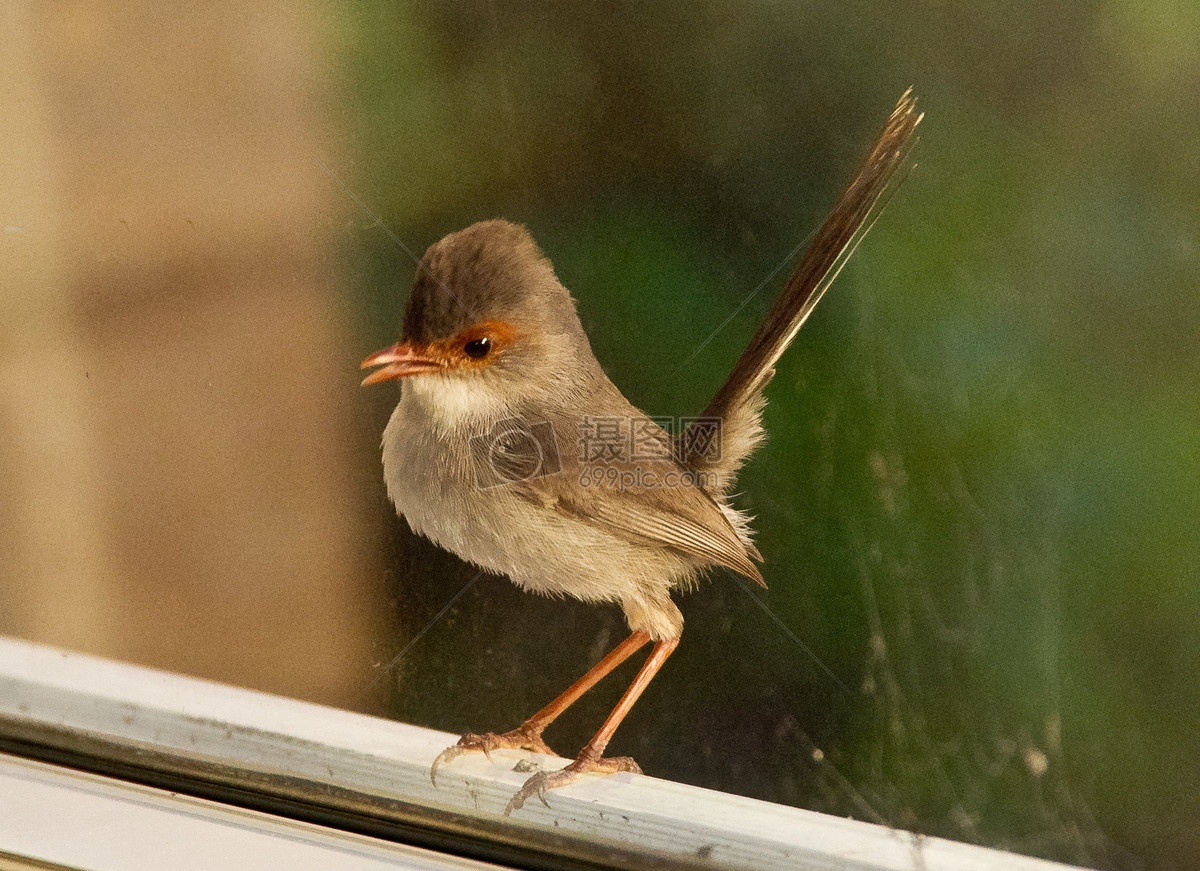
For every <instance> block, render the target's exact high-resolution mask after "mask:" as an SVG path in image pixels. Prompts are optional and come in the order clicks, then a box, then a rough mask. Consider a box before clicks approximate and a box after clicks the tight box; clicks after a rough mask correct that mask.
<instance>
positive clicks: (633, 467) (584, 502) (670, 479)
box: [509, 413, 766, 587]
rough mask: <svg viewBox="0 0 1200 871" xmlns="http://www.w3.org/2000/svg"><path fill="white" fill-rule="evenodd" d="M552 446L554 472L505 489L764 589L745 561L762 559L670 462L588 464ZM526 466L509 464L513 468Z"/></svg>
mask: <svg viewBox="0 0 1200 871" xmlns="http://www.w3.org/2000/svg"><path fill="white" fill-rule="evenodd" d="M639 414H640V413H639ZM644 419H645V420H647V421H648V418H644ZM563 431H564V432H570V430H569V429H566V430H563ZM663 436H664V438H665V433H664V434H663ZM559 441H560V446H561V447H563V448H566V450H564V451H563V455H562V456H561V469H560V470H558V471H556V472H554V473H553V474H545V475H540V476H537V475H535V476H533V477H529V478H527V479H525V480H521V481H514V482H513V483H512V484H510V485H509V486H510V487H511V488H512V491H513V492H514V493H517V494H519V495H520V496H522V497H523V498H526V499H528V500H529V501H531V502H534V503H535V504H538V505H541V506H543V507H546V508H548V509H551V510H554V511H557V512H559V513H561V514H564V515H566V516H568V517H572V518H575V519H577V520H582V521H584V522H587V523H591V524H594V525H596V526H600V527H602V528H604V529H606V530H608V531H609V532H611V533H613V534H615V535H618V536H620V537H621V538H624V539H626V540H628V541H633V542H637V543H639V544H647V545H658V546H661V547H668V548H671V549H673V550H676V551H679V552H681V553H684V554H686V555H688V556H691V557H695V558H696V559H697V561H699V562H702V563H704V562H707V563H713V564H716V565H721V566H726V567H727V568H730V569H733V570H734V571H735V572H738V573H739V574H743V575H745V576H746V577H748V578H751V579H752V580H754V581H756V582H757V583H759V584H762V585H763V586H764V587H765V586H766V583H765V582H764V581H763V577H762V573H761V572H760V571H759V570H758V567H757V566H755V565H754V563H753V562H751V560H750V557H751V556H754V557H756V558H758V559H761V558H762V557H761V555H760V554H759V553H758V550H757V549H756V548H755V547H754V545H753V544H751V543H750V542H749V541H744V540H743V539H742V538H741V537H740V536H739V535H738V533H737V531H736V530H735V529H734V528H733V525H732V524H731V523H730V521H729V518H728V517H727V516H726V514H725V512H724V511H722V510H721V508H720V506H719V505H718V504H717V503H716V502H715V501H714V500H713V498H712V497H711V496H709V495H708V494H707V493H706V492H705V491H704V490H703V489H701V488H700V487H698V486H697V485H696V484H695V483H694V481H693V480H691V479H689V477H688V475H689V472H688V470H687V469H685V468H684V467H683V466H681V465H680V464H679V463H677V462H676V461H675V460H673V459H670V458H666V459H652V460H640V461H638V462H633V461H631V460H628V459H619V458H608V459H603V460H600V459H597V460H594V461H592V462H588V461H587V459H586V458H581V457H578V456H575V455H574V453H573V452H572V451H571V445H570V440H569V437H566V436H564V437H560V439H559ZM668 443H669V442H668ZM528 465H529V464H527V463H523V462H518V461H515V460H514V463H513V467H514V468H526V467H527V466H528Z"/></svg>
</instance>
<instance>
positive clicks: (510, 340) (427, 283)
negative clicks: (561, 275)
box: [362, 220, 594, 399]
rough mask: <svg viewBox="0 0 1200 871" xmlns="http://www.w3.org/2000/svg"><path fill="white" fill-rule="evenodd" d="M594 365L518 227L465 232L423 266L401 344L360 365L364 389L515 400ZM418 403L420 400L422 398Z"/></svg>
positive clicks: (567, 301) (432, 251)
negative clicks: (409, 387)
mask: <svg viewBox="0 0 1200 871" xmlns="http://www.w3.org/2000/svg"><path fill="white" fill-rule="evenodd" d="M589 364H594V358H593V357H592V355H591V350H590V347H589V346H588V343H587V338H586V336H585V334H584V332H583V328H582V326H581V325H580V323H579V316H578V315H577V314H576V311H575V303H574V300H572V299H571V295H570V293H568V292H567V290H566V288H564V287H563V286H562V284H561V283H560V282H559V280H558V278H557V277H556V276H555V274H554V268H553V267H552V266H551V264H550V262H549V261H548V260H547V259H546V257H545V255H543V254H542V252H541V250H540V249H539V248H538V247H537V245H536V244H535V243H534V241H533V239H532V238H531V237H530V235H529V233H528V232H527V231H526V230H525V228H523V227H519V226H517V225H516V224H511V223H509V222H507V221H502V220H493V221H482V222H480V223H477V224H472V225H471V226H470V227H467V228H466V229H465V230H460V231H459V232H457V233H451V234H450V235H449V236H446V237H445V238H444V239H442V240H441V241H440V242H437V243H435V244H434V245H432V246H431V247H430V248H429V250H428V251H426V252H425V256H424V257H423V258H422V259H421V263H420V266H419V267H418V269H417V276H416V280H415V282H414V285H413V290H412V295H411V296H410V297H409V300H408V306H407V307H406V309H405V312H404V328H403V331H402V333H401V338H400V341H399V342H397V343H396V344H394V345H392V346H391V347H388V348H384V349H383V350H381V351H376V352H375V353H374V354H372V355H371V356H369V357H367V359H365V360H363V362H362V367H363V368H364V369H368V368H375V367H378V368H375V371H374V372H372V373H371V374H369V375H368V376H367V377H366V378H364V379H363V382H362V383H363V384H364V385H367V384H378V383H380V382H383V381H390V380H392V379H396V378H405V379H412V381H413V382H417V381H422V382H425V383H424V384H423V385H422V387H423V388H428V390H429V391H432V392H433V393H438V392H443V391H454V392H456V393H457V394H459V395H461V393H462V391H463V390H464V389H465V390H467V391H469V392H471V393H472V394H478V396H479V398H480V399H484V398H488V397H490V398H492V399H496V398H498V397H500V396H506V397H508V398H512V399H515V398H518V397H519V396H521V395H528V394H529V393H530V392H532V391H537V390H544V389H547V388H551V387H553V386H555V385H559V386H563V385H565V384H568V383H570V382H572V381H574V380H575V379H576V378H578V377H580V376H582V375H583V374H585V373H584V370H590V368H591V367H590V365H589ZM421 392H422V393H426V392H427V391H426V390H425V389H422V391H421Z"/></svg>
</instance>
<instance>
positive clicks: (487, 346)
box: [463, 336, 492, 360]
mask: <svg viewBox="0 0 1200 871" xmlns="http://www.w3.org/2000/svg"><path fill="white" fill-rule="evenodd" d="M490 350H492V340H491V339H489V338H488V337H487V336H481V337H480V338H478V339H472V340H471V341H469V342H467V343H466V344H465V345H463V351H464V352H465V353H466V355H467V356H468V357H470V358H471V359H472V360H479V359H481V358H483V357H486V356H487V355H488V352H489V351H490Z"/></svg>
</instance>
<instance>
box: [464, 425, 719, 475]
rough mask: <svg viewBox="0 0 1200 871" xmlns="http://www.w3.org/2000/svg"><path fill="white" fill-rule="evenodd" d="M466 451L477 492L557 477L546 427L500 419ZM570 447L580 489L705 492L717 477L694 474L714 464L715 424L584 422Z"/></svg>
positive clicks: (557, 459)
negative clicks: (691, 489)
mask: <svg viewBox="0 0 1200 871" xmlns="http://www.w3.org/2000/svg"><path fill="white" fill-rule="evenodd" d="M674 434H677V435H674ZM470 445H471V462H472V465H473V467H474V472H475V482H476V483H477V484H478V486H479V487H480V488H481V489H485V490H486V489H490V488H492V487H499V486H502V485H504V484H512V483H515V482H518V481H528V480H530V479H533V478H542V477H545V476H547V475H555V474H558V473H559V472H561V471H562V469H563V464H562V457H561V455H560V453H559V445H558V440H557V437H556V435H555V432H554V426H553V424H551V423H550V422H549V421H540V422H537V423H533V422H531V421H529V420H528V419H527V418H525V417H523V416H516V417H510V418H505V419H504V420H501V421H498V422H496V423H495V424H493V425H492V428H491V430H490V431H489V432H487V433H485V434H482V435H477V436H473V437H472V438H471V439H470ZM576 446H577V449H578V453H577V455H576V456H577V460H578V467H579V468H578V482H579V485H580V486H582V487H603V488H606V489H611V490H618V491H625V490H638V489H650V488H655V487H658V488H666V489H670V488H675V487H701V488H703V489H706V490H707V489H712V488H714V487H716V486H717V484H718V480H717V475H716V474H715V473H714V472H710V471H706V470H704V469H703V468H701V469H696V468H695V466H696V465H697V460H699V461H700V462H701V463H702V464H703V463H716V462H718V461H720V459H721V447H722V446H721V420H720V418H716V417H679V418H675V417H629V416H620V415H607V416H606V415H585V416H584V417H582V418H581V419H580V421H579V424H578V437H577V439H576ZM676 449H678V451H679V453H678V454H677V453H676ZM676 459H686V460H687V461H688V463H689V464H690V466H683V465H680V464H679V463H675V462H672V461H673V460H676Z"/></svg>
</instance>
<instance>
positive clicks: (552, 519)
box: [383, 384, 692, 636]
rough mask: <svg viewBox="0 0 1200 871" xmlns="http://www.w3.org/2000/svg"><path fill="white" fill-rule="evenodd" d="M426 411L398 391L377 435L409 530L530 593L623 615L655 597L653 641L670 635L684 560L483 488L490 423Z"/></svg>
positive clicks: (417, 396)
mask: <svg viewBox="0 0 1200 871" xmlns="http://www.w3.org/2000/svg"><path fill="white" fill-rule="evenodd" d="M430 398H432V397H430ZM460 398H461V397H460ZM429 404H430V403H429V402H428V401H427V397H426V395H425V394H424V392H423V391H422V390H421V389H420V388H419V389H418V390H411V389H409V385H408V384H406V385H405V391H404V395H403V398H402V399H401V402H400V403H399V404H398V405H397V407H396V410H395V411H394V412H393V413H392V417H391V420H390V421H389V422H388V425H387V429H386V430H385V431H384V436H383V463H384V478H385V480H386V483H387V490H388V495H389V496H390V497H391V499H392V501H393V502H394V503H395V505H396V510H397V511H398V512H399V513H400V514H401V515H403V516H404V518H405V519H406V520H407V522H408V524H409V526H410V527H411V528H412V530H413V531H414V532H416V533H418V534H420V535H424V536H426V537H428V538H429V539H431V540H432V541H434V542H435V543H436V544H438V545H440V546H441V547H444V548H446V549H447V550H449V551H451V552H452V553H454V554H456V555H458V556H459V557H461V558H462V559H464V560H467V561H469V562H472V563H474V564H475V565H478V566H480V567H481V568H485V569H488V570H489V571H492V572H496V573H498V574H503V575H507V576H508V577H510V578H511V579H512V580H513V581H514V582H515V583H517V584H518V585H519V586H521V587H523V588H525V589H528V590H532V591H535V592H541V593H546V594H551V595H556V594H557V595H563V594H565V595H569V596H572V597H575V598H579V599H583V600H587V601H619V602H622V603H624V604H626V612H627V613H629V612H630V607H629V606H631V605H634V604H635V603H640V605H641V610H645V606H646V603H647V601H648V600H653V601H654V602H656V603H659V605H658V606H656V607H657V612H656V613H658V618H657V619H658V622H659V623H660V624H662V625H657V626H655V627H653V629H654V634H655V635H656V636H658V635H667V634H671V631H670V630H672V629H673V630H674V632H676V633H677V632H678V627H677V626H674V625H671V626H668V625H667V624H676V623H679V622H681V618H678V616H677V615H678V612H677V611H676V610H675V609H674V606H673V605H671V604H670V600H669V597H668V596H667V590H668V589H669V588H670V586H671V585H672V581H674V580H678V579H680V578H682V577H684V576H688V577H690V576H691V574H692V568H691V566H690V565H689V564H688V563H687V561H686V560H685V559H683V558H681V557H680V556H678V555H676V554H673V553H671V552H669V551H666V550H664V549H662V548H656V547H647V546H644V545H638V544H634V543H632V542H629V541H627V540H625V539H622V538H618V537H616V536H614V535H612V534H610V533H608V532H606V531H605V530H603V529H600V528H597V527H594V526H592V525H590V524H587V523H584V522H581V521H579V520H576V519H573V518H571V517H567V516H565V515H563V514H560V513H559V512H557V511H556V510H554V508H553V507H550V506H544V505H538V504H535V503H533V502H530V501H528V500H526V499H523V498H521V497H520V496H518V495H516V494H515V493H514V492H513V491H512V490H511V489H510V488H508V487H507V486H505V485H499V486H486V484H489V483H494V482H492V481H488V480H486V474H485V476H484V478H485V480H482V481H481V479H480V474H479V470H478V469H476V468H475V467H474V465H475V462H477V456H476V457H475V458H473V456H472V451H471V444H470V440H471V438H473V437H478V436H479V435H480V434H484V435H486V434H487V433H488V432H489V431H490V422H488V421H486V420H476V421H474V422H468V421H467V420H465V419H464V417H462V416H460V417H459V419H458V420H453V421H452V420H448V419H447V415H446V406H445V405H439V412H438V415H439V416H438V418H436V419H435V418H434V417H433V416H432V415H431V414H430V409H429V407H428V406H429ZM459 407H461V408H467V409H470V408H478V407H479V406H478V405H472V404H471V403H469V402H462V403H461V404H460V406H459ZM650 610H651V611H655V608H651V609H650ZM671 612H673V613H671Z"/></svg>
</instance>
